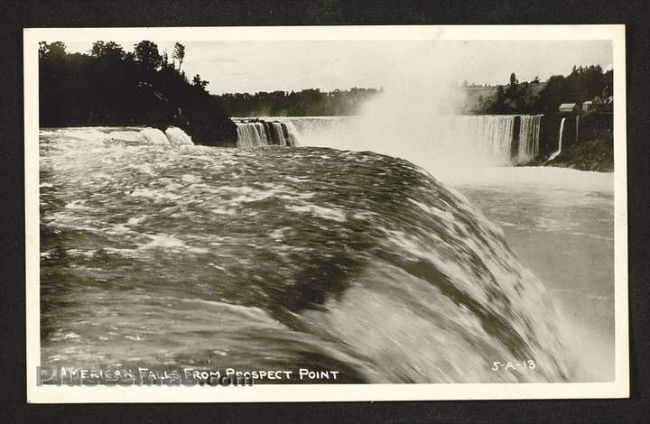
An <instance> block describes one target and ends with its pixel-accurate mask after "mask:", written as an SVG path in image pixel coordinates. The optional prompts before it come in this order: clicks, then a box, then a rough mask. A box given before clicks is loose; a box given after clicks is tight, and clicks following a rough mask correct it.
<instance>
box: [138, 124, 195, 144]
mask: <svg viewBox="0 0 650 424" xmlns="http://www.w3.org/2000/svg"><path fill="white" fill-rule="evenodd" d="M137 141H138V142H139V143H142V144H155V145H161V146H173V147H179V146H193V145H194V142H192V137H190V136H189V135H187V134H185V132H184V131H183V130H182V129H180V128H176V127H169V128H167V130H166V131H165V132H162V131H160V130H159V129H157V128H144V129H142V130H140V132H139V133H138V135H137Z"/></svg>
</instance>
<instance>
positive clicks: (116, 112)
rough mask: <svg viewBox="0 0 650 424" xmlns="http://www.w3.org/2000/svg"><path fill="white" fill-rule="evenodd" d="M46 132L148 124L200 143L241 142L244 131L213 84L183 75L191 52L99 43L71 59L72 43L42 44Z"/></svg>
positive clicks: (178, 46)
mask: <svg viewBox="0 0 650 424" xmlns="http://www.w3.org/2000/svg"><path fill="white" fill-rule="evenodd" d="M38 53H39V84H40V90H39V95H40V103H39V104H40V125H41V126H42V127H62V126H83V125H111V126H122V125H147V126H152V127H156V128H160V129H161V130H164V129H166V128H167V126H169V125H175V126H178V127H181V128H182V129H184V130H185V131H186V132H187V133H188V134H189V135H191V136H192V137H193V139H194V141H195V142H198V143H200V144H228V143H231V142H232V141H233V140H236V126H235V124H234V123H233V122H232V121H231V120H230V119H229V117H228V115H227V114H226V113H225V111H224V109H223V107H222V106H221V105H220V103H219V101H218V99H216V98H215V97H214V96H212V95H210V93H208V92H207V90H206V86H207V85H208V81H205V80H203V79H202V78H201V76H200V75H195V76H194V77H193V78H192V79H191V81H190V80H188V78H187V76H186V74H185V72H184V71H183V70H182V64H183V61H184V59H185V55H186V51H185V46H183V45H182V44H180V43H176V45H175V47H174V51H173V53H172V57H171V58H170V57H168V55H167V53H166V52H165V53H163V54H161V53H160V52H159V50H158V46H157V45H156V44H155V43H153V42H151V41H148V40H143V41H140V42H139V43H137V44H135V45H134V46H133V50H132V51H125V50H124V48H123V47H122V46H121V45H119V44H117V43H115V42H113V41H108V42H105V41H96V42H95V43H93V44H92V48H91V49H90V51H89V52H88V54H84V53H68V52H67V51H66V45H65V43H63V42H61V41H56V42H52V43H47V42H41V43H39V52H38Z"/></svg>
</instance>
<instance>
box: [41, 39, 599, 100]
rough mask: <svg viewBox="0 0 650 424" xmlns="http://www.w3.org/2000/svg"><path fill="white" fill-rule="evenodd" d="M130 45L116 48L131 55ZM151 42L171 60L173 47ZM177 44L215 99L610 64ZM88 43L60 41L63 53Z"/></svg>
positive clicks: (526, 55)
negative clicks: (239, 94)
mask: <svg viewBox="0 0 650 424" xmlns="http://www.w3.org/2000/svg"><path fill="white" fill-rule="evenodd" d="M50 41H55V40H50ZM63 41H64V42H65V40H63ZM106 41H109V40H106ZM137 41H139V40H134V42H131V43H129V42H120V44H121V45H122V46H123V47H124V48H125V50H129V51H130V50H132V49H133V44H134V43H135V42H137ZM152 41H154V42H156V43H157V44H158V47H159V50H160V52H161V53H162V52H163V51H164V50H167V52H168V54H169V56H170V57H171V53H172V51H173V44H174V43H173V42H168V41H156V40H152ZM179 41H180V42H181V43H182V44H185V52H186V56H185V61H184V63H183V69H184V70H185V71H186V73H187V74H188V77H190V78H191V77H192V76H193V75H195V74H200V75H201V77H202V78H203V79H205V80H207V81H209V82H210V84H209V85H208V87H207V88H208V89H209V90H210V92H212V93H214V94H221V93H233V92H249V93H253V92H257V91H273V90H285V91H291V90H301V89H304V88H320V89H321V90H328V91H329V90H334V89H337V88H338V89H349V88H350V87H355V86H356V87H375V88H378V87H384V88H390V87H391V86H392V85H394V84H397V83H399V84H405V83H409V82H410V81H413V82H414V83H415V82H416V80H419V79H434V80H435V79H440V80H443V79H444V80H448V81H456V82H461V81H463V80H467V81H469V82H470V83H477V84H484V83H488V84H504V83H507V82H508V80H509V77H510V73H511V72H514V73H515V74H516V75H517V77H518V78H519V80H520V81H529V80H532V79H533V78H534V77H535V76H539V77H540V79H541V80H545V79H546V78H548V77H549V76H550V75H556V74H563V75H566V74H568V73H570V72H571V68H572V67H573V66H574V65H577V66H581V65H600V66H602V67H603V69H609V68H611V63H612V45H611V42H609V41H389V42H387V41H237V42H235V41H219V42H215V41H210V42H196V41H189V42H183V40H179ZM91 44H92V43H91V42H79V41H75V42H66V45H67V47H68V51H69V52H88V50H90V47H91Z"/></svg>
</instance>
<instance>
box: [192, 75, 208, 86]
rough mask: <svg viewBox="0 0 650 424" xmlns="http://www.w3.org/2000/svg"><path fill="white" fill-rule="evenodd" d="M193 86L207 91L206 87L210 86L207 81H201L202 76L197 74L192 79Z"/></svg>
mask: <svg viewBox="0 0 650 424" xmlns="http://www.w3.org/2000/svg"><path fill="white" fill-rule="evenodd" d="M192 84H193V85H194V86H195V87H201V88H203V89H205V87H206V86H207V85H208V84H209V83H208V82H207V81H205V80H202V79H201V75H199V74H196V75H194V78H192Z"/></svg>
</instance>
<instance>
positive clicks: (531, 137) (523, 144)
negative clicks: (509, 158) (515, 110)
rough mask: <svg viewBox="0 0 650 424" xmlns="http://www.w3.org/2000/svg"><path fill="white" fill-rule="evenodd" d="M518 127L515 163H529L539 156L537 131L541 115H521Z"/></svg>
mask: <svg viewBox="0 0 650 424" xmlns="http://www.w3.org/2000/svg"><path fill="white" fill-rule="evenodd" d="M520 119H521V125H520V126H519V152H518V160H517V162H518V163H519V164H521V165H523V164H526V163H529V162H530V161H532V160H533V159H535V158H536V157H537V156H538V155H539V130H540V127H541V122H542V115H521V116H520Z"/></svg>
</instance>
